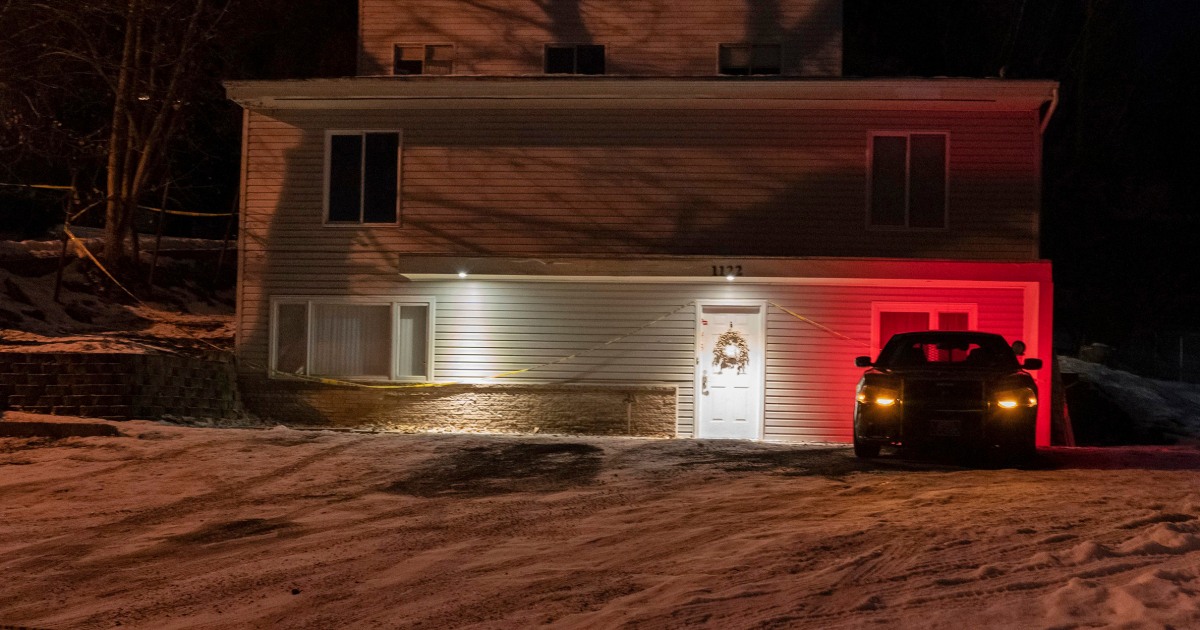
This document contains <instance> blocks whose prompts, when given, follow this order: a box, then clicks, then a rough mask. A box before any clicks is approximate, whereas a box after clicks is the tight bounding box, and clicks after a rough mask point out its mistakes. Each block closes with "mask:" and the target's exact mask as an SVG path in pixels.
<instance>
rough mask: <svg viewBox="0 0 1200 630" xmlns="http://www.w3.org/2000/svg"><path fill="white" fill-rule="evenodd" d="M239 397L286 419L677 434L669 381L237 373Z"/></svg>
mask: <svg viewBox="0 0 1200 630" xmlns="http://www.w3.org/2000/svg"><path fill="white" fill-rule="evenodd" d="M239 385H240V390H241V396H242V400H243V402H244V403H245V405H246V408H247V409H248V410H249V411H251V412H252V413H254V414H255V415H257V416H258V417H259V418H261V419H263V420H269V421H272V422H278V423H280V424H285V425H309V426H329V427H361V428H371V429H383V430H397V431H454V432H480V433H516V434H521V433H524V434H527V433H562V434H572V435H632V436H644V437H674V435H675V415H676V409H675V397H676V391H675V388H674V387H670V386H582V385H452V386H446V387H431V388H419V389H401V390H371V389H363V388H357V387H347V386H336V385H324V384H315V383H306V382H298V381H288V380H278V379H268V378H266V377H262V376H252V375H246V374H243V375H241V377H240V379H239Z"/></svg>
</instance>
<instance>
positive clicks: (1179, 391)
mask: <svg viewBox="0 0 1200 630" xmlns="http://www.w3.org/2000/svg"><path fill="white" fill-rule="evenodd" d="M1058 365H1059V367H1060V368H1061V369H1062V371H1063V372H1065V373H1073V374H1079V375H1080V377H1081V378H1083V379H1085V380H1087V381H1088V382H1089V383H1091V384H1093V385H1095V386H1096V387H1097V388H1098V389H1100V390H1101V391H1102V392H1104V394H1105V395H1106V396H1108V397H1109V398H1111V399H1112V400H1113V402H1114V403H1116V404H1117V406H1119V407H1120V408H1121V409H1122V410H1123V411H1124V412H1125V413H1127V414H1129V416H1130V417H1132V418H1134V419H1135V421H1136V422H1138V423H1139V424H1140V425H1142V426H1144V427H1148V428H1152V429H1156V430H1159V431H1162V432H1163V433H1164V434H1167V435H1171V436H1174V437H1175V438H1177V439H1179V440H1181V441H1190V442H1200V385H1195V384H1191V383H1179V382H1173V381H1160V380H1155V379H1149V378H1144V377H1141V376H1138V375H1136V374H1131V373H1129V372H1124V371H1121V370H1117V369H1113V368H1110V367H1107V366H1104V365H1101V364H1098V363H1090V362H1087V361H1082V360H1080V359H1073V358H1070V357H1059V358H1058Z"/></svg>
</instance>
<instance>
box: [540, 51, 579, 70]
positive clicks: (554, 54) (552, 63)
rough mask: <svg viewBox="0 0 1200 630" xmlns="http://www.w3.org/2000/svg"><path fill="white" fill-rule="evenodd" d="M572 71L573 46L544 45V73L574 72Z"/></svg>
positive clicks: (573, 64) (573, 59)
mask: <svg viewBox="0 0 1200 630" xmlns="http://www.w3.org/2000/svg"><path fill="white" fill-rule="evenodd" d="M574 72H575V47H574V46H547V47H546V74H574Z"/></svg>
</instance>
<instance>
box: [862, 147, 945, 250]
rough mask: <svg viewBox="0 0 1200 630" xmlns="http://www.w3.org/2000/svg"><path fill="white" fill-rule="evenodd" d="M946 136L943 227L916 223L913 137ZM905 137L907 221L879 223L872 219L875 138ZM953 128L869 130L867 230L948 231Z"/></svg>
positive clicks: (905, 217)
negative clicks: (913, 196)
mask: <svg viewBox="0 0 1200 630" xmlns="http://www.w3.org/2000/svg"><path fill="white" fill-rule="evenodd" d="M936 135H940V136H943V137H944V138H945V139H946V156H945V160H944V163H943V164H942V169H943V175H942V181H943V182H944V185H943V188H944V190H942V194H943V196H944V199H943V201H942V225H941V227H913V226H912V225H911V223H912V213H911V204H912V137H913V136H936ZM880 137H884V138H904V142H905V144H904V225H876V224H875V223H873V222H872V221H871V218H872V216H873V211H874V205H873V204H874V199H875V138H880ZM950 148H951V147H950V131H949V130H947V129H912V130H907V131H868V132H867V216H866V226H867V230H870V231H877V232H946V231H948V230H949V229H950Z"/></svg>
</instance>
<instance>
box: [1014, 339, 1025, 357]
mask: <svg viewBox="0 0 1200 630" xmlns="http://www.w3.org/2000/svg"><path fill="white" fill-rule="evenodd" d="M1012 349H1013V354H1015V355H1017V356H1019V357H1023V356H1025V342H1024V341H1021V340H1020V339H1018V340H1016V341H1014V342H1013V344H1012Z"/></svg>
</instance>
